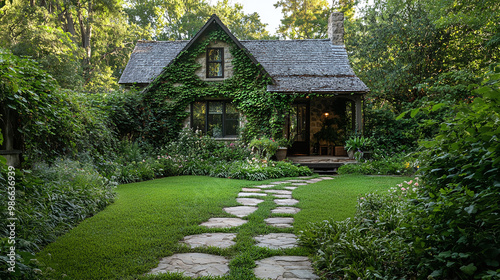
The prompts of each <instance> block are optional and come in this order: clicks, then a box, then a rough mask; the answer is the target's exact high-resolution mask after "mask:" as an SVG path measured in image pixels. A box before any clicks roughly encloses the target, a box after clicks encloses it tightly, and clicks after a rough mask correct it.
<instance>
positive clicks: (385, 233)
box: [301, 67, 500, 279]
mask: <svg viewBox="0 0 500 280" xmlns="http://www.w3.org/2000/svg"><path fill="white" fill-rule="evenodd" d="M493 70H494V72H495V73H494V74H492V75H491V76H490V77H489V80H487V81H486V82H485V83H484V85H483V87H480V88H479V89H478V90H476V91H475V93H476V94H478V97H476V98H475V99H474V100H473V102H472V103H464V104H461V105H459V106H457V107H455V108H454V109H455V111H456V114H455V115H454V117H453V118H450V119H448V120H447V121H446V122H445V123H443V124H442V125H441V126H440V131H439V133H438V135H437V136H436V137H435V139H434V140H433V141H430V142H428V143H424V147H425V148H426V153H424V154H423V157H422V159H423V160H422V162H423V163H424V166H423V167H422V168H421V172H422V177H421V178H422V179H423V182H424V184H423V187H422V188H421V189H420V190H419V191H418V192H417V195H416V196H410V197H406V196H402V195H401V196H394V195H392V194H391V195H389V196H388V197H385V198H375V199H373V197H370V196H367V198H366V199H361V201H360V205H359V210H360V211H359V212H358V213H357V215H356V217H355V219H354V220H353V221H352V222H342V223H339V224H333V223H325V224H322V225H311V227H310V228H309V229H308V230H306V231H304V233H303V234H302V235H301V240H302V242H303V243H304V244H305V245H307V246H309V247H312V248H314V249H315V250H318V253H317V256H316V259H317V260H316V265H317V266H318V268H319V269H321V270H322V271H324V273H325V274H326V275H328V276H334V277H337V278H339V277H344V278H346V277H349V278H356V277H361V278H367V279H368V278H369V279H371V278H382V279H401V278H416V279H499V278H500V262H499V261H498V259H499V257H500V240H499V239H498V236H500V223H499V222H498V221H499V220H498V217H499V216H500V203H499V201H498V197H499V196H500V183H499V182H500V172H498V170H499V169H500V166H499V165H500V157H499V155H498V153H499V151H500V142H499V141H498V139H499V138H500V129H499V128H498V123H499V120H500V87H499V85H500V68H499V67H497V68H496V69H493ZM401 187H402V189H401V190H402V191H406V192H407V190H406V188H405V186H404V185H402V186H401ZM403 188H405V190H403ZM400 198H401V199H400ZM359 232H362V233H363V234H361V235H358V233H359ZM360 249H362V250H360ZM372 252H377V253H376V255H375V254H371V253H372ZM377 256H378V257H379V260H380V261H379V260H377V259H376V257H377Z"/></svg>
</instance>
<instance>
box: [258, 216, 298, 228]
mask: <svg viewBox="0 0 500 280" xmlns="http://www.w3.org/2000/svg"><path fill="white" fill-rule="evenodd" d="M264 222H266V224H267V225H269V226H273V227H277V228H291V227H293V226H292V223H293V218H285V217H275V218H267V219H265V220H264Z"/></svg>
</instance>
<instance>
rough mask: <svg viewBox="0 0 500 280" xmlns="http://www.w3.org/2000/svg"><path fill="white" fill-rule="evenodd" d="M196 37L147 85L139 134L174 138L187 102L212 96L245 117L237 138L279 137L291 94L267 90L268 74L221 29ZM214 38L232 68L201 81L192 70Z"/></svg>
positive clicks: (185, 114)
mask: <svg viewBox="0 0 500 280" xmlns="http://www.w3.org/2000/svg"><path fill="white" fill-rule="evenodd" d="M201 38H203V39H201V40H198V41H197V42H195V43H194V44H192V45H191V46H190V48H189V49H188V50H186V51H184V52H182V53H181V54H180V55H179V56H178V57H177V58H176V59H175V60H174V61H173V62H172V63H171V64H170V65H169V66H167V67H166V68H165V69H164V71H163V72H162V73H161V74H160V75H159V76H158V77H157V78H156V79H155V80H154V81H153V82H152V83H151V84H150V85H149V86H148V87H147V88H146V91H145V93H144V97H143V106H142V113H143V114H142V115H143V119H142V135H143V138H144V139H145V140H148V141H149V142H152V143H153V144H157V145H163V144H165V143H168V142H169V141H171V140H172V139H175V138H176V137H177V135H178V133H179V132H180V130H181V129H182V126H183V123H184V121H185V120H186V118H188V117H189V112H187V111H186V108H187V107H188V106H189V104H191V103H192V102H194V101H198V100H204V99H213V98H224V99H230V100H232V103H233V104H234V105H235V106H236V108H237V109H238V110H239V111H240V112H241V114H243V115H244V116H245V119H246V124H245V126H244V127H243V128H242V130H241V132H240V133H241V138H242V140H244V141H250V140H251V139H253V138H255V137H263V136H269V137H275V138H279V137H282V135H283V131H282V130H283V125H284V121H285V115H286V113H287V112H288V110H289V106H290V104H291V102H292V101H293V98H294V97H293V95H287V94H280V93H271V92H267V90H266V87H267V85H268V84H271V83H272V79H271V78H270V77H269V75H268V74H267V73H266V72H265V71H264V70H263V68H262V67H261V66H260V65H256V64H255V63H254V62H253V61H252V60H251V59H250V57H249V55H250V54H248V53H247V52H246V51H245V50H243V49H241V48H239V47H238V46H237V44H236V43H235V42H234V41H233V40H232V39H231V37H229V36H228V34H227V33H225V32H224V30H222V29H221V28H218V29H215V30H212V31H207V33H206V34H204V36H203V37H201ZM215 42H224V43H225V44H227V45H228V46H229V51H230V54H231V56H232V58H233V59H232V62H231V64H232V68H233V73H232V76H231V77H228V78H227V79H224V80H222V81H217V82H215V81H204V80H202V79H201V78H200V76H199V75H197V74H196V73H197V71H200V70H199V69H200V68H201V67H202V64H201V63H200V62H202V60H200V59H199V58H200V56H202V55H203V54H204V53H205V52H206V48H207V47H208V46H210V45H211V44H214V43H215Z"/></svg>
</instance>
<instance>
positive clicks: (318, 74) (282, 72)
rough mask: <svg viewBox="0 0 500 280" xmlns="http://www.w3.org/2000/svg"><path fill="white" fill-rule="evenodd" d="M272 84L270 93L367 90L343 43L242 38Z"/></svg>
mask: <svg viewBox="0 0 500 280" xmlns="http://www.w3.org/2000/svg"><path fill="white" fill-rule="evenodd" d="M241 43H242V44H243V45H245V46H246V48H247V49H248V50H249V51H250V52H251V53H252V54H253V55H254V57H255V58H256V59H257V61H259V62H260V63H261V64H262V66H263V67H264V69H266V71H267V72H268V73H269V74H270V75H271V77H272V78H273V79H274V81H275V84H273V85H269V86H268V87H267V90H268V91H273V92H318V93H342V92H359V93H361V92H368V91H369V89H368V87H367V86H366V85H365V84H364V83H363V82H362V81H361V80H360V79H359V78H358V77H357V76H356V75H355V74H354V71H353V70H352V68H351V66H350V64H349V59H348V57H347V52H346V50H345V47H344V46H343V45H333V44H332V43H331V41H330V40H271V41H242V42H241Z"/></svg>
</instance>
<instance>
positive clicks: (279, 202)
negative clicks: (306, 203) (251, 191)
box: [274, 198, 299, 205]
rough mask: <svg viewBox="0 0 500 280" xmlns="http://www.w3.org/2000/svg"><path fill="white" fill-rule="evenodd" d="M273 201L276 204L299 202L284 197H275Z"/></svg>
mask: <svg viewBox="0 0 500 280" xmlns="http://www.w3.org/2000/svg"><path fill="white" fill-rule="evenodd" d="M274 203H276V204H278V205H295V204H297V203H299V201H298V200H296V199H289V198H285V199H275V200H274Z"/></svg>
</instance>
